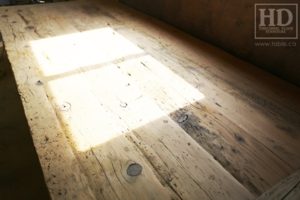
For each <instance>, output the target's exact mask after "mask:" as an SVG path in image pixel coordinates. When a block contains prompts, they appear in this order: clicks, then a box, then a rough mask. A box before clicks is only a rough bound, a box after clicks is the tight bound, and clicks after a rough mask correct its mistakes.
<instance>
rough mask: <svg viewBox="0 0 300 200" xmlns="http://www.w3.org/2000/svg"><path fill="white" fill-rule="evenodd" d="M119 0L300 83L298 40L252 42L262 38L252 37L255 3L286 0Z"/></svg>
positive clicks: (294, 1) (298, 0)
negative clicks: (292, 44)
mask: <svg viewBox="0 0 300 200" xmlns="http://www.w3.org/2000/svg"><path fill="white" fill-rule="evenodd" d="M121 2H123V3H125V4H127V5H129V6H132V7H134V8H136V9H138V10H141V11H143V12H145V13H148V14H150V15H153V16H155V17H157V18H159V19H161V20H164V21H165V22H167V23H170V24H172V25H174V26H176V27H178V28H180V29H182V30H184V31H186V32H188V33H190V34H192V35H194V36H196V37H199V38H200V39H202V40H205V41H208V42H210V43H212V44H214V45H216V46H219V47H221V48H223V49H225V50H226V51H228V52H230V53H232V54H234V55H236V56H239V57H241V58H243V59H245V60H247V61H250V62H252V63H254V64H255V65H257V66H259V67H261V68H264V69H266V70H268V71H269V72H271V73H273V74H275V75H278V76H280V77H282V78H283V79H286V80H288V81H290V82H292V83H294V84H296V85H298V86H299V85H300V47H299V46H300V43H299V42H298V40H289V41H292V42H297V46H296V47H258V46H255V42H262V41H261V40H259V41H258V40H255V39H254V4H255V3H276V2H277V3H287V1H286V0H281V1H278V0H271V1H270V0H263V1H261V0H258V1H254V0H243V1H242V0H213V1H212V0H121ZM288 3H300V0H290V1H288ZM299 21H300V20H299ZM276 41H278V40H276ZM279 41H280V40H279Z"/></svg>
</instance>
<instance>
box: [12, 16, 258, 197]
mask: <svg viewBox="0 0 300 200" xmlns="http://www.w3.org/2000/svg"><path fill="white" fill-rule="evenodd" d="M24 13H25V14H24ZM23 14H24V15H23ZM52 15H55V12H52ZM21 16H23V17H21V19H22V20H23V23H24V26H25V28H26V27H28V26H30V25H29V23H30V22H32V21H34V17H32V16H31V13H30V11H29V12H28V11H27V10H23V11H22V14H21ZM24 16H26V17H24ZM28 16H31V17H28ZM39 16H43V15H39ZM24 19H25V20H24ZM56 20H59V21H57V22H56ZM41 21H42V18H41V19H40V21H39V22H41ZM32 23H34V25H35V27H33V28H30V29H28V32H30V35H33V37H31V36H29V34H28V35H27V34H26V33H25V34H24V33H23V32H22V31H18V29H16V28H15V29H14V30H13V33H14V34H16V36H17V37H18V33H20V35H21V34H22V37H21V38H20V40H21V41H23V40H24V43H21V42H20V43H21V44H23V45H24V44H26V45H28V43H27V42H26V41H30V40H37V39H38V38H40V37H45V36H48V37H49V36H55V35H52V33H51V32H50V33H49V32H47V33H46V34H47V35H43V33H41V31H40V30H45V29H44V27H45V28H46V26H47V25H49V24H45V23H41V24H40V26H39V27H36V23H35V22H32ZM21 24H22V23H21ZM18 27H21V26H18ZM61 27H63V28H61ZM51 28H52V29H54V30H56V29H57V30H59V33H69V32H76V29H74V28H73V27H72V25H70V24H68V23H67V21H65V20H64V19H62V18H59V17H58V18H57V17H56V19H54V20H53V21H52V24H51ZM32 30H33V31H32ZM46 30H47V29H46ZM56 34H57V33H56ZM27 37H28V38H27ZM36 37H37V38H36ZM14 39H15V38H14ZM50 42H51V40H50ZM110 42H113V41H110ZM30 44H33V46H32V47H33V48H32V49H31V50H33V51H34V52H35V53H36V59H37V63H31V66H30V68H32V67H34V68H35V71H29V72H28V73H26V75H27V74H29V75H28V76H29V77H26V78H25V79H24V78H23V77H22V79H21V80H23V81H25V82H26V83H27V81H28V79H29V81H32V82H33V80H31V78H34V79H35V82H34V83H35V86H34V87H35V88H43V89H45V91H46V95H45V96H46V97H47V98H48V101H49V102H51V104H52V105H49V106H50V107H51V108H52V109H53V112H52V113H51V114H52V116H53V117H54V116H55V117H58V119H59V122H60V125H61V126H62V128H60V127H58V125H57V126H56V127H54V128H53V127H48V129H51V128H52V129H53V131H55V132H57V129H58V130H60V129H61V130H62V132H63V135H64V136H65V137H66V140H67V141H65V140H64V139H63V138H57V137H56V138H55V139H56V140H59V142H60V143H64V145H65V146H66V145H69V147H66V149H67V148H69V149H71V152H72V153H73V154H74V157H76V158H74V160H76V162H78V163H80V171H84V175H83V177H82V179H84V181H87V182H85V184H87V185H86V187H88V188H87V191H88V192H89V193H90V194H91V196H89V197H88V196H85V197H84V196H80V197H78V196H77V198H79V199H81V198H82V199H91V198H109V199H115V198H122V199H123V198H125V199H133V198H135V197H137V196H138V197H141V198H143V197H144V198H143V199H152V198H155V199H157V198H160V199H166V198H175V199H176V198H187V199H198V198H199V197H203V198H204V199H209V198H211V197H212V198H214V199H224V198H225V199H232V198H239V199H251V198H252V197H251V195H250V194H249V192H248V191H247V190H245V189H244V188H243V187H242V186H241V185H240V184H239V183H238V182H237V181H236V180H235V179H234V178H233V177H231V176H230V174H228V173H227V172H226V171H225V170H224V169H222V168H221V167H220V166H219V165H218V163H217V162H216V161H214V160H213V159H212V157H211V156H210V155H209V154H207V152H205V151H204V150H203V149H202V148H201V147H199V146H198V145H197V144H195V145H194V147H193V148H191V147H189V149H187V147H185V148H183V150H186V151H188V152H187V153H185V154H187V155H185V156H186V157H188V158H184V155H183V154H184V153H183V152H179V151H180V149H177V150H176V145H175V142H174V141H167V142H165V141H162V138H160V139H159V138H158V136H156V137H154V138H149V139H148V140H146V141H144V143H145V145H147V146H149V147H151V146H152V145H157V147H156V148H155V151H154V150H153V152H154V153H156V156H155V159H156V160H158V161H159V160H165V159H166V157H170V160H169V161H164V162H163V164H164V165H165V166H164V165H162V167H161V168H159V166H160V165H159V166H157V164H153V162H154V161H153V160H151V162H150V161H149V160H148V158H147V157H145V153H144V152H143V153H141V151H142V150H141V147H138V146H136V145H135V142H134V141H136V140H137V139H134V134H131V135H132V136H130V138H125V137H124V136H122V135H121V136H120V135H116V136H115V139H111V140H109V141H107V143H105V142H104V144H103V145H100V144H101V143H100V144H98V143H96V144H95V141H94V139H95V137H99V136H98V132H100V133H102V132H103V137H105V134H106V133H107V131H109V132H111V131H112V134H113V133H114V131H115V132H116V133H118V134H122V133H124V131H125V132H126V131H129V130H130V129H132V130H133V129H135V128H137V127H135V124H136V123H137V121H136V120H137V118H133V119H131V118H128V119H126V120H124V119H125V118H126V113H122V116H123V121H125V122H126V125H125V129H124V128H123V127H124V125H122V124H121V125H117V124H116V123H121V122H122V120H120V119H119V118H118V117H120V114H119V113H118V112H117V111H118V110H115V111H114V112H112V114H114V113H117V115H116V114H114V115H116V116H114V115H113V116H112V117H109V114H110V112H111V110H112V109H113V108H114V107H115V105H114V104H112V102H110V99H109V98H116V97H117V94H116V93H115V91H111V89H112V88H110V89H109V90H108V91H107V92H108V93H107V94H108V95H106V96H105V95H104V97H105V102H106V103H107V105H106V107H105V106H104V105H103V106H104V109H103V108H102V106H101V104H100V103H99V102H101V101H100V100H101V98H103V95H99V96H98V94H99V91H98V90H99V89H100V88H101V86H102V87H103V86H106V84H107V83H105V82H103V84H100V82H93V84H91V85H90V86H87V85H86V82H87V81H89V82H91V77H90V78H87V75H82V72H81V71H80V70H79V71H77V70H76V66H73V64H74V63H75V64H76V62H71V61H69V62H67V63H64V61H62V63H60V61H61V60H55V58H56V56H58V54H52V53H53V52H50V53H49V52H48V54H47V50H49V49H48V48H47V46H46V49H38V50H40V51H35V48H36V47H37V48H39V47H40V46H39V45H37V46H36V45H34V44H35V43H30ZM51 44H53V43H51ZM51 44H50V46H51ZM15 45H16V43H13V45H12V43H8V46H9V47H10V48H11V47H16V46H15ZM43 45H45V43H43V44H42V47H43ZM79 45H85V44H80V42H79ZM19 46H21V45H19ZM19 46H17V47H19ZM48 47H49V46H48ZM61 47H62V50H65V49H64V45H62V46H61ZM57 49H58V50H59V47H58V48H57ZM43 50H44V51H43ZM95 50H96V49H95ZM112 50H113V51H118V49H112ZM45 51H46V52H45ZM14 52H15V53H20V52H17V51H14ZM37 52H38V53H42V54H43V55H42V56H45V57H46V58H47V59H48V61H47V62H48V63H44V62H43V60H42V62H41V60H40V58H41V57H40V56H41V55H39V54H37ZM24 53H28V52H26V51H25V52H24ZM45 53H46V54H45ZM62 53H63V55H64V56H66V57H67V52H62ZM103 53H104V52H103ZM10 54H11V55H12V53H10ZM76 55H77V54H76ZM30 56H32V55H31V54H30V55H29V57H28V58H29V59H28V62H29V61H30V60H31V59H32V60H33V58H32V57H30ZM53 56H54V57H53ZM24 58H25V63H26V61H27V59H26V57H23V58H22V59H24ZM52 58H54V60H53V59H52ZM59 58H60V57H59ZM75 60H76V59H75ZM11 61H12V63H13V64H14V67H16V65H15V62H16V61H15V59H11ZM48 64H49V65H48ZM55 64H58V65H59V66H65V67H69V68H68V69H67V70H66V71H69V70H72V69H73V71H72V72H73V73H72V74H71V75H69V74H67V75H66V76H65V77H62V76H60V77H59V78H58V79H53V78H54V77H53V76H52V75H57V73H61V72H66V71H64V70H65V69H63V71H60V70H61V68H55V67H56V65H55ZM60 64H63V65H60ZM66 65H67V66H66ZM45 67H50V68H47V69H46V68H45ZM18 70H19V69H18ZM26 70H27V69H26ZM56 70H58V71H56ZM15 71H16V69H15ZM95 71H96V70H94V71H93V72H95ZM33 72H35V73H37V72H38V73H37V74H38V75H35V74H31V73H33ZM108 72H110V71H108ZM113 72H114V71H113ZM19 74H20V71H19V72H17V73H16V75H17V77H19V76H18V75H19ZM49 74H50V76H51V78H49V77H48V75H49ZM95 74H96V75H97V77H96V78H95V80H96V81H97V80H98V79H99V78H100V79H101V76H104V77H103V79H102V80H107V78H108V77H109V76H105V75H107V74H106V73H103V72H102V71H101V73H95ZM32 75H35V76H32ZM93 75H94V73H93ZM111 75H112V76H114V75H115V74H111ZM43 76H45V77H43ZM37 77H38V78H37ZM48 78H49V79H48ZM56 78H57V77H56ZM105 78H106V79H105ZM36 80H38V81H36ZM92 80H93V79H92ZM113 80H114V79H113ZM48 81H49V82H48ZM96 83H97V84H96ZM98 84H99V85H98ZM111 85H113V83H111ZM20 86H21V85H20V84H19V90H20V92H22V97H23V100H24V101H25V103H26V102H27V101H26V100H27V99H29V100H30V101H34V99H33V97H31V98H30V96H29V95H28V92H27V91H26V88H27V87H20ZM31 87H33V85H30V87H28V89H31ZM74 88H76V90H74ZM89 88H96V89H95V91H97V92H98V93H97V94H96V97H97V98H95V97H93V93H95V92H93V93H90V92H89V90H90V89H89ZM104 88H105V87H104ZM105 89H106V88H105ZM30 91H31V92H32V96H34V95H36V91H35V89H34V90H30ZM23 93H25V94H23ZM126 94H127V93H123V95H125V96H126ZM99 99H100V100H99ZM35 101H36V100H35ZM98 101H99V102H98ZM147 102H148V100H147V98H146V102H144V98H143V99H142V101H141V105H140V106H148V103H147ZM150 102H151V101H150ZM33 103H35V102H33ZM46 104H49V103H46ZM37 105H41V104H37ZM31 106H32V104H31ZM149 106H150V108H156V106H155V104H152V103H151V104H149ZM25 108H26V109H30V110H32V108H29V107H28V105H27V107H26V105H25ZM35 111H36V109H35ZM39 111H42V112H43V111H45V109H41V110H39ZM46 113H49V111H48V112H46ZM157 113H159V115H158V116H160V115H161V114H162V115H163V114H164V113H163V112H160V111H159V110H157V109H154V110H153V112H152V110H151V113H150V119H152V118H151V116H152V115H154V117H155V118H153V120H155V119H156V117H157V116H156V115H157ZM36 114H37V113H36ZM38 114H39V115H40V113H38ZM132 114H135V115H140V114H142V113H140V111H139V110H138V111H136V110H134V112H133V113H132ZM28 116H29V117H31V113H30V112H29V114H28V113H27V117H28ZM141 117H142V116H141ZM148 117H149V116H146V117H144V118H143V120H146V122H148V121H147V120H149V118H148ZM166 118H167V117H166ZM118 119H119V120H118ZM167 119H168V118H167ZM43 120H47V121H48V120H51V121H52V118H50V117H47V118H46V117H45V118H43ZM56 120H57V119H56ZM56 120H55V121H56ZM98 120H100V121H102V123H100V124H99V122H98ZM131 120H133V121H131ZM168 120H170V119H168ZM33 121H35V122H37V121H36V120H33ZM163 121H165V120H163ZM170 121H171V120H170ZM38 122H39V123H41V121H38ZM128 123H132V124H133V125H134V126H133V127H132V126H129V125H128ZM138 123H139V122H138ZM149 123H150V122H149ZM161 123H163V122H160V124H161ZM107 124H114V126H111V125H110V126H107ZM157 124H158V123H157ZM164 124H165V123H163V124H162V125H164ZM31 125H33V124H31ZM155 125H156V123H154V124H153V125H151V126H149V127H148V128H142V129H141V131H135V132H137V133H139V132H142V131H144V132H145V134H146V133H147V134H148V135H149V136H151V135H154V133H156V132H160V131H159V130H162V131H163V130H164V132H165V134H169V136H168V138H170V137H173V136H171V135H170V133H168V131H167V130H169V129H170V130H173V129H174V131H176V133H177V136H178V137H181V140H182V142H184V143H186V142H187V143H193V142H194V141H193V140H192V139H191V138H189V137H188V136H187V135H186V134H185V133H184V131H183V130H182V129H181V128H180V127H179V126H178V125H176V124H174V123H173V124H171V125H164V126H162V125H161V126H157V128H155V129H154V130H153V128H152V127H153V126H155ZM35 126H38V127H37V128H41V126H40V125H39V124H35ZM114 128H115V129H114ZM129 128H130V129H129ZM48 129H47V133H46V136H44V137H45V138H46V143H47V144H46V145H45V146H46V148H47V147H48V146H49V144H48V143H49V140H50V142H51V143H52V142H54V141H53V140H54V138H52V137H49V136H48V134H49V132H50V130H48ZM39 131H40V130H39ZM39 131H38V130H37V129H32V132H33V137H35V135H37V134H39ZM128 135H130V134H128ZM143 135H144V134H143ZM110 136H111V135H110ZM43 139H44V138H43ZM101 139H103V138H102V137H101ZM143 140H145V139H143ZM177 140H178V139H177ZM35 141H36V142H38V143H41V141H37V140H35ZM96 142H99V141H96ZM150 142H151V143H150ZM177 142H179V141H177ZM78 143H79V145H78ZM139 143H140V142H138V143H137V144H139ZM157 143H159V144H160V143H161V144H160V145H158V144H157ZM194 143H195V142H194ZM39 145H41V144H38V145H36V147H37V149H38V151H41V149H40V146H39ZM43 145H44V144H43ZM98 145H99V147H98ZM162 145H163V146H165V150H164V151H165V152H163V151H162V152H161V150H160V148H162V147H161V146H162ZM65 146H64V147H65ZM58 147H60V146H58ZM90 148H91V149H90ZM168 148H171V149H172V151H175V150H176V151H177V152H178V155H180V154H182V156H181V157H182V158H181V159H179V160H178V158H176V157H174V155H173V154H172V152H170V151H169V150H168ZM54 149H55V151H54ZM43 151H44V150H43ZM47 151H48V152H49V150H47ZM128 151H130V154H129V153H128ZM144 151H145V150H144ZM176 151H175V153H176ZM52 152H54V153H57V152H59V148H57V147H56V148H53V149H52ZM159 154H162V155H160V156H161V157H159V156H158V155H159ZM189 154H191V158H189ZM40 155H42V157H41V159H43V158H44V155H43V154H41V153H40ZM61 156H64V154H63V155H61ZM148 156H149V155H148ZM199 156H200V157H201V158H202V159H203V161H207V162H208V163H207V164H203V163H202V162H201V160H200V159H198V158H199ZM57 157H58V156H57ZM145 158H147V159H145ZM63 159H65V158H64V157H63ZM130 160H132V161H135V162H139V163H140V164H141V165H142V166H143V174H142V176H139V177H138V178H133V179H132V178H130V177H128V176H126V174H125V175H124V171H126V168H127V167H128V164H130V162H129V161H130ZM184 160H187V163H184V166H183V167H180V166H181V165H182V164H181V163H182V162H183V161H184ZM65 161H66V162H67V163H66V164H70V163H72V162H71V161H68V160H67V159H66V160H65ZM42 162H43V163H44V164H45V163H47V161H44V160H42ZM52 162H54V164H55V159H53V160H51V164H52ZM159 162H160V163H162V161H159ZM188 163H189V165H195V166H192V168H189V167H188ZM48 164H49V162H48ZM73 164H75V163H74V161H73ZM170 166H178V167H175V168H170ZM62 167H63V168H66V169H64V170H67V169H68V168H67V166H62ZM204 171H205V173H204ZM62 172H63V173H64V172H65V171H63V170H62ZM72 172H73V174H72V175H78V174H80V172H78V171H76V170H74V171H72ZM171 172H172V173H174V174H175V175H174V176H176V180H174V181H172V180H171V179H170V178H172V177H171V176H167V175H165V174H164V173H171ZM44 173H45V174H46V176H48V174H47V173H48V171H46V170H45V169H44ZM195 173H196V177H191V176H192V175H193V176H195V175H194V174H195ZM213 174H215V175H216V176H217V177H215V178H211V177H212V175H213ZM52 175H54V177H56V176H59V177H58V178H57V180H58V181H60V182H59V184H58V186H54V184H53V183H52V182H49V181H48V180H47V183H48V187H49V188H50V192H51V194H52V197H53V198H55V199H56V198H70V196H73V198H74V196H75V195H77V193H76V192H75V191H72V190H70V188H68V187H70V185H71V186H72V185H73V184H72V183H71V182H69V180H60V178H62V175H61V174H57V172H55V173H54V174H52ZM64 175H66V176H68V174H64ZM201 175H202V176H201ZM157 177H159V178H157ZM181 177H182V178H181ZM174 179H175V178H174ZM61 184H64V185H61ZM149 184H150V185H149ZM172 184H174V185H172ZM177 184H178V187H179V189H174V187H175V186H177ZM55 187H57V188H64V190H63V192H60V193H58V194H56V193H55V191H56V190H55V189H56V188H55ZM99 187H100V189H99ZM202 187H203V188H202ZM79 188H80V185H79ZM58 195H60V196H58ZM157 195H159V196H157Z"/></svg>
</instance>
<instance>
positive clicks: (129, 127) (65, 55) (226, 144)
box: [0, 1, 300, 199]
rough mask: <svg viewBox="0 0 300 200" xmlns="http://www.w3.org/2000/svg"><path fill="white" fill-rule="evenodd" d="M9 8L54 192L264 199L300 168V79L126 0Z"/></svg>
mask: <svg viewBox="0 0 300 200" xmlns="http://www.w3.org/2000/svg"><path fill="white" fill-rule="evenodd" d="M0 12H1V13H2V12H4V13H5V14H4V15H5V16H4V15H3V16H1V17H0V30H1V33H2V35H3V40H4V42H5V46H6V49H5V50H6V52H7V54H8V57H9V60H10V63H11V66H12V69H13V72H14V75H15V77H16V82H17V86H18V91H19V94H20V95H21V97H22V100H23V106H24V109H25V113H26V116H27V120H28V123H29V125H30V129H31V132H32V137H33V140H34V144H35V147H36V149H37V153H38V155H39V159H40V162H41V164H42V168H43V172H44V176H45V179H46V183H47V186H48V189H49V191H50V194H51V197H52V198H53V199H253V198H254V197H257V196H259V195H260V194H261V193H263V192H265V191H267V190H268V189H269V188H271V187H272V186H273V185H275V184H276V183H277V182H278V181H279V180H281V179H283V178H285V177H286V176H288V175H289V174H291V173H293V172H294V171H295V170H296V169H298V168H299V167H300V162H299V160H300V159H299V158H300V154H299V152H300V145H299V131H298V130H299V128H300V127H299V124H300V123H299V120H300V117H299V114H300V109H299V108H300V107H299V105H298V103H297V102H299V100H300V97H299V88H296V87H294V86H292V85H289V84H287V83H285V82H283V81H281V80H279V79H277V78H275V77H273V76H271V75H269V74H267V73H265V72H263V71H260V70H259V69H256V68H255V66H251V65H249V64H247V63H244V62H242V61H240V60H238V59H236V58H233V57H232V56H230V55H228V54H226V53H224V52H223V51H221V50H219V49H216V48H214V47H211V46H209V45H208V44H206V43H203V42H201V41H198V40H196V39H193V38H191V37H190V36H188V35H185V34H184V33H181V32H179V31H177V30H175V29H173V28H171V27H169V26H167V25H165V24H162V23H160V22H157V21H156V20H154V19H152V18H150V17H147V16H144V15H142V14H140V13H137V12H136V11H133V10H131V9H128V8H126V7H124V6H121V5H120V4H118V3H116V2H111V1H74V2H63V3H57V4H48V5H38V6H26V7H22V6H20V7H11V8H9V9H7V8H0ZM133 163H138V164H139V165H141V166H142V173H141V175H139V176H137V177H131V176H129V175H128V174H127V168H128V167H129V166H130V165H131V164H133ZM249 191H250V192H249Z"/></svg>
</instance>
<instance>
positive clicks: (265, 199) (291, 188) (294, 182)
mask: <svg viewBox="0 0 300 200" xmlns="http://www.w3.org/2000/svg"><path fill="white" fill-rule="evenodd" d="M277 199H278V200H279V199H280V200H297V199H300V171H297V172H296V173H294V174H292V175H290V176H289V177H287V178H285V179H284V180H282V181H280V182H279V183H278V184H276V185H275V186H274V187H273V188H271V189H270V190H269V191H267V192H265V193H264V194H263V195H261V196H260V197H259V198H258V199H257V200H277Z"/></svg>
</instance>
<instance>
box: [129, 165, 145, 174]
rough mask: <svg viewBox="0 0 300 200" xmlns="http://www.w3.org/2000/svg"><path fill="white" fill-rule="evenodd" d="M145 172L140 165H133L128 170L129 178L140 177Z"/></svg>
mask: <svg viewBox="0 0 300 200" xmlns="http://www.w3.org/2000/svg"><path fill="white" fill-rule="evenodd" d="M142 171H143V167H142V166H141V165H140V164H138V163H132V164H130V165H129V166H128V168H127V175H128V176H139V175H140V174H141V173H142Z"/></svg>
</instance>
